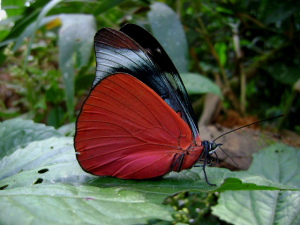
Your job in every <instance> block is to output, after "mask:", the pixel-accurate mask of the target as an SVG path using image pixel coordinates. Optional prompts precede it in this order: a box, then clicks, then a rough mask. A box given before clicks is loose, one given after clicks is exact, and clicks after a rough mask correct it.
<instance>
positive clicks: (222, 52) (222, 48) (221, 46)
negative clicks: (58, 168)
mask: <svg viewBox="0 0 300 225" xmlns="http://www.w3.org/2000/svg"><path fill="white" fill-rule="evenodd" d="M215 49H216V51H217V53H218V56H219V59H220V63H221V65H222V66H225V64H226V63H227V45H226V43H224V42H218V43H216V44H215Z"/></svg>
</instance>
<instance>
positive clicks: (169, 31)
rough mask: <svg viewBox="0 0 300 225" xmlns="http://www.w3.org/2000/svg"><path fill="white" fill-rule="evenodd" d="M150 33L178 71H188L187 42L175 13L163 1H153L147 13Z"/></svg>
mask: <svg viewBox="0 0 300 225" xmlns="http://www.w3.org/2000/svg"><path fill="white" fill-rule="evenodd" d="M148 20H149V23H150V25H151V29H152V33H153V35H154V36H155V37H156V38H157V40H158V41H159V42H160V44H161V45H162V46H163V48H164V49H165V51H166V52H167V53H168V55H169V56H170V58H171V60H172V61H173V63H174V65H175V67H176V68H177V70H178V72H182V73H184V72H187V71H188V44H187V40H186V36H185V32H184V30H183V27H182V24H181V22H180V20H179V18H178V16H177V14H176V13H175V12H174V11H173V10H172V9H171V8H169V7H168V6H167V5H165V4H163V3H158V2H156V3H154V4H152V5H151V10H150V12H149V13H148Z"/></svg>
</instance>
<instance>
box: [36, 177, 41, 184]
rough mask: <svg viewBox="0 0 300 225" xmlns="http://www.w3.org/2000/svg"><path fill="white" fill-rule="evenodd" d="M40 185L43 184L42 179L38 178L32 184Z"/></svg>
mask: <svg viewBox="0 0 300 225" xmlns="http://www.w3.org/2000/svg"><path fill="white" fill-rule="evenodd" d="M41 183H43V179H42V178H38V179H37V180H36V181H35V182H34V184H41Z"/></svg>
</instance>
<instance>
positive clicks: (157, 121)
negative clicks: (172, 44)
mask: <svg viewBox="0 0 300 225" xmlns="http://www.w3.org/2000/svg"><path fill="white" fill-rule="evenodd" d="M76 126H77V127H76V135H75V148H76V150H77V152H78V154H77V159H78V161H79V163H80V165H81V166H82V168H83V169H84V170H86V171H87V172H89V173H92V174H95V175H107V176H116V177H119V178H124V179H145V178H151V177H158V176H162V175H165V174H166V173H168V172H170V171H171V170H181V169H186V168H190V167H191V166H193V165H194V163H195V162H196V160H197V159H198V158H199V157H200V154H201V153H202V150H203V146H201V141H200V139H199V140H197V141H198V142H197V144H198V145H195V144H196V143H195V141H194V138H193V135H192V132H191V130H190V128H189V126H188V125H187V124H186V122H185V121H184V120H183V119H182V118H181V117H180V116H179V115H178V113H176V112H175V111H174V110H173V109H172V108H171V107H170V106H169V105H168V104H167V103H166V102H165V101H163V100H162V98H161V97H160V96H159V95H158V94H157V93H156V92H154V91H153V90H152V89H151V88H149V87H148V86H147V85H145V84H144V83H143V82H141V81H140V80H138V79H137V78H135V77H134V76H131V75H129V74H125V73H117V74H113V75H109V76H106V77H105V78H104V79H102V80H101V81H100V82H99V83H98V84H96V85H95V86H94V87H93V89H92V91H91V92H90V95H89V97H88V98H87V100H86V101H85V103H84V105H83V108H82V110H81V113H80V115H79V117H78V120H77V125H76ZM181 159H183V161H180V160H181ZM176 167H180V168H176Z"/></svg>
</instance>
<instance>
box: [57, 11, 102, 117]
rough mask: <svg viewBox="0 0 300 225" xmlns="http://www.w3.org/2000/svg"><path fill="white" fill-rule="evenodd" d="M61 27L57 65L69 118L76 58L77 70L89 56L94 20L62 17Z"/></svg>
mask: <svg viewBox="0 0 300 225" xmlns="http://www.w3.org/2000/svg"><path fill="white" fill-rule="evenodd" d="M61 20H62V24H63V25H62V27H61V29H60V31H59V42H58V45H59V65H60V68H61V71H62V74H63V79H64V84H65V92H66V100H67V106H68V115H69V118H72V116H73V111H74V95H75V91H74V85H75V65H76V62H75V60H74V57H75V56H76V61H77V68H81V67H83V66H85V65H86V64H87V63H88V60H89V58H90V55H91V51H92V46H93V41H94V35H95V33H96V24H95V19H94V17H93V16H91V15H81V14H69V15H62V16H61Z"/></svg>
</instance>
